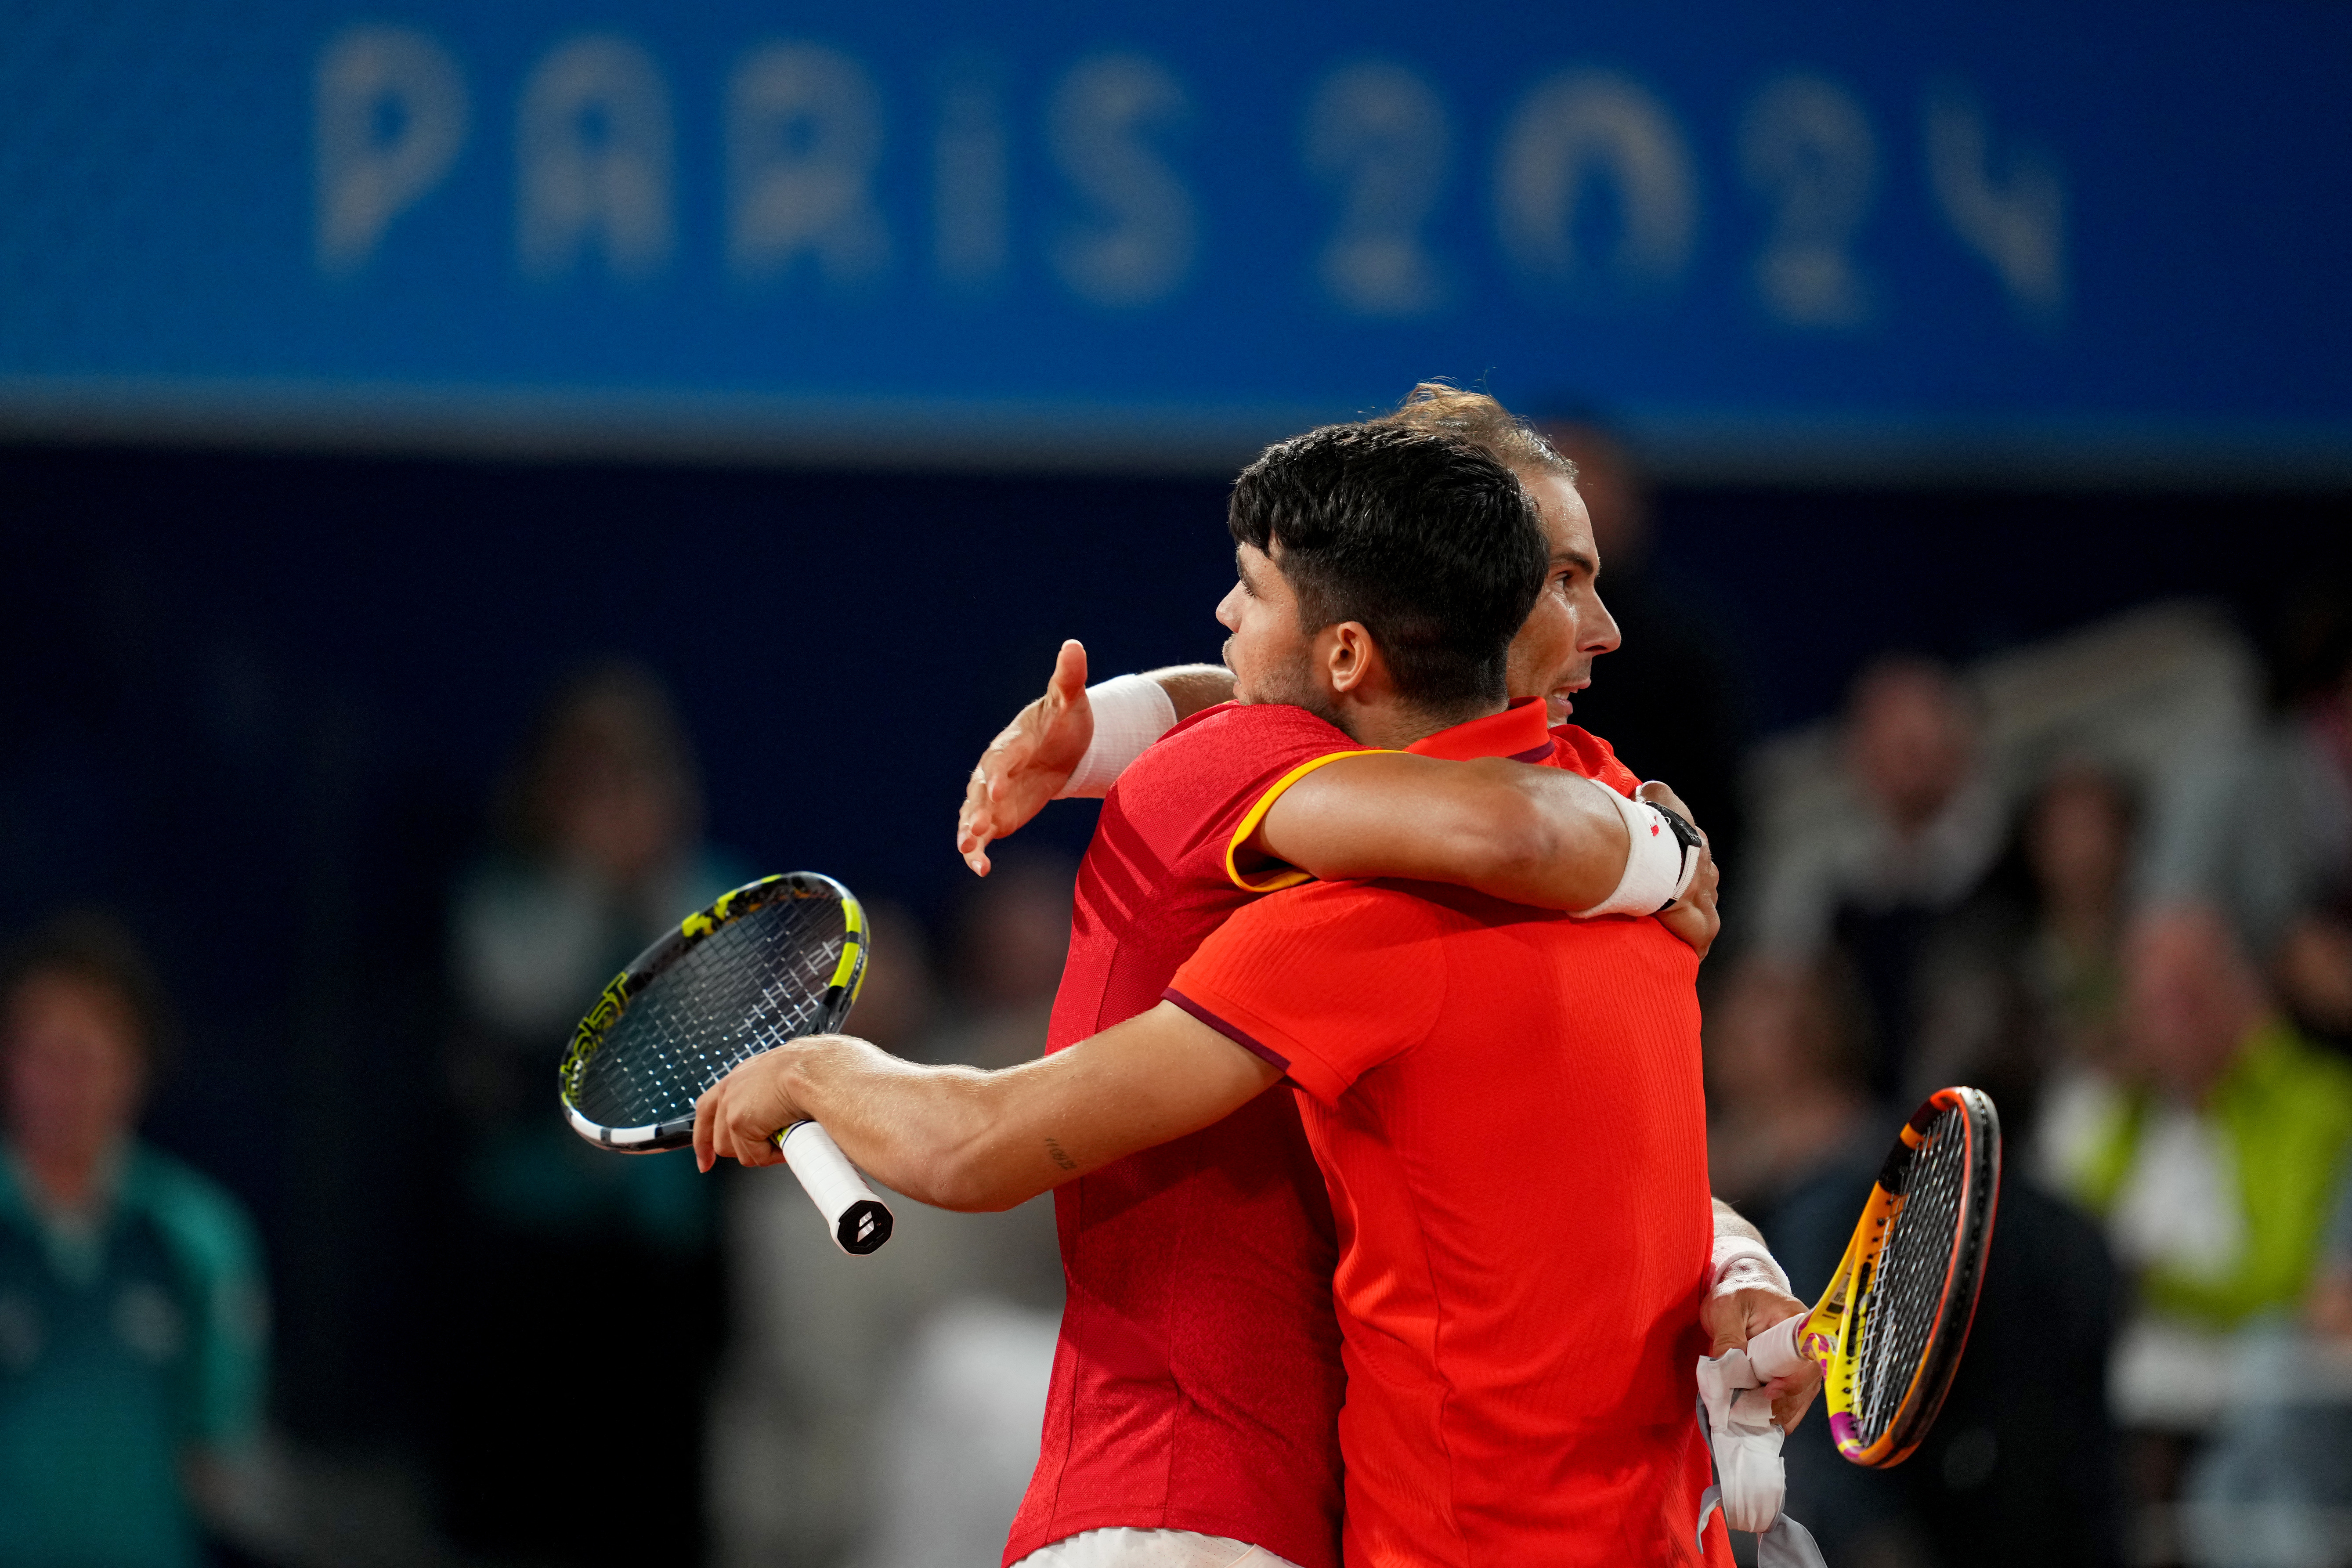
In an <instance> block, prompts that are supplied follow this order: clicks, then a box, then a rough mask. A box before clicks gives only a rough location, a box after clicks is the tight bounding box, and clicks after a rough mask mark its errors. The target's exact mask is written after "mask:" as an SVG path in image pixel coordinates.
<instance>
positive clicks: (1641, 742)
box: [1543, 420, 1745, 868]
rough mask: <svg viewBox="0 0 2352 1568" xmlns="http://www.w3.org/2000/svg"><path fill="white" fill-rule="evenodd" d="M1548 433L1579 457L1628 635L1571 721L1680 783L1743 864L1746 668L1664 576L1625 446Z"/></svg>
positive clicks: (1727, 854)
mask: <svg viewBox="0 0 2352 1568" xmlns="http://www.w3.org/2000/svg"><path fill="white" fill-rule="evenodd" d="M1543 433H1544V435H1545V436H1546V437H1548V438H1549V440H1550V441H1551V443H1552V445H1553V446H1554V447H1558V448H1559V451H1560V452H1561V453H1562V454H1563V455H1564V456H1566V457H1567V458H1569V459H1570V461H1572V462H1574V463H1575V464H1576V468H1577V479H1576V489H1577V493H1578V494H1579V495H1580V496H1581V497H1583V499H1584V506H1585V510H1587V511H1589V512H1590V513H1591V516H1592V538H1593V542H1594V543H1595V544H1596V545H1598V546H1599V547H1600V550H1601V597H1602V599H1603V600H1605V601H1606V602H1607V604H1608V605H1609V611H1610V614H1612V616H1615V617H1616V618H1617V624H1618V626H1619V627H1620V628H1621V629H1622V631H1623V633H1624V637H1625V640H1624V645H1623V646H1622V647H1619V648H1618V649H1617V651H1615V652H1614V653H1612V654H1611V655H1609V657H1608V658H1604V659H1602V660H1601V661H1600V662H1599V664H1598V665H1596V666H1595V667H1594V669H1593V679H1592V685H1591V687H1589V688H1587V689H1585V690H1583V691H1581V692H1579V693H1578V694H1577V697H1576V714H1575V717H1574V718H1573V719H1572V720H1571V721H1570V722H1572V723H1576V724H1580V725H1582V726H1583V727H1584V728H1586V729H1588V730H1590V731H1592V732H1593V733H1594V734H1596V735H1599V736H1601V737H1602V738H1604V739H1605V740H1607V741H1608V742H1610V744H1611V745H1612V746H1614V747H1615V748H1616V750H1617V753H1618V755H1620V756H1622V757H1623V758H1624V759H1625V765H1626V766H1628V767H1630V768H1632V769H1633V770H1634V771H1635V772H1636V773H1640V774H1641V775H1642V776H1643V778H1654V779H1664V780H1665V781H1666V783H1668V784H1672V785H1673V786H1674V788H1675V793H1676V794H1677V795H1681V796H1682V797H1683V799H1684V800H1685V801H1686V802H1688V803H1689V805H1690V808H1691V811H1692V813H1693V815H1694V816H1696V817H1697V819H1698V822H1699V825H1700V826H1703V827H1705V828H1706V831H1707V837H1708V839H1709V841H1710V844H1711V846H1712V847H1713V849H1714V851H1715V858H1716V860H1717V863H1718V864H1720V865H1723V866H1725V867H1727V868H1737V867H1738V864H1739V852H1740V846H1741V843H1742V834H1741V825H1742V817H1741V809H1740V800H1739V792H1738V784H1739V748H1740V744H1741V742H1743V740H1744V739H1745V734H1744V731H1745V724H1744V722H1743V721H1742V719H1741V716H1740V712H1739V708H1738V693H1739V683H1738V679H1737V676H1736V669H1737V666H1736V665H1735V663H1734V661H1733V659H1732V658H1731V656H1730V654H1729V653H1728V652H1727V649H1726V648H1725V646H1724V643H1723V639H1722V638H1721V637H1718V636H1717V635H1716V633H1715V632H1714V630H1713V629H1712V627H1711V626H1709V624H1708V622H1707V621H1706V619H1705V618H1704V617H1703V616H1699V615H1697V614H1696V613H1694V612H1693V610H1692V608H1691V606H1690V605H1688V604H1686V603H1685V602H1684V601H1683V600H1682V599H1680V598H1678V597H1677V596H1676V595H1675V592H1674V590H1673V587H1672V585H1671V584H1669V583H1668V582H1666V581H1665V580H1664V579H1663V578H1662V577H1661V575H1660V574H1659V573H1658V571H1657V568H1656V565H1655V563H1654V561H1653V560H1652V556H1651V549H1650V545H1651V534H1652V530H1653V523H1654V518H1653V513H1652V508H1651V494H1650V487H1649V484H1648V482H1647V480H1646V479H1644V478H1643V474H1642V471H1641V468H1640V466H1639V465H1638V464H1637V463H1636V462H1635V460H1634V458H1633V453H1631V452H1630V451H1628V450H1627V449H1626V447H1625V445H1624V443H1623V442H1622V441H1620V440H1619V439H1618V438H1617V437H1616V436H1615V435H1613V434H1612V432H1611V431H1609V430H1608V429H1607V428H1606V427H1604V426H1601V425H1600V424H1597V423H1594V422H1592V421H1590V420H1570V421H1561V422H1555V423H1549V424H1547V425H1545V426H1544V427H1543Z"/></svg>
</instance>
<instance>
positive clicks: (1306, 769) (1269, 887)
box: [1225, 746, 1392, 893]
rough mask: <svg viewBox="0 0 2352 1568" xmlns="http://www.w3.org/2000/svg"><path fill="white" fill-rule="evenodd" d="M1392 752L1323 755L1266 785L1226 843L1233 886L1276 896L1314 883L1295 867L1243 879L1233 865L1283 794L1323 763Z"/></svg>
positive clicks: (1376, 750)
mask: <svg viewBox="0 0 2352 1568" xmlns="http://www.w3.org/2000/svg"><path fill="white" fill-rule="evenodd" d="M1391 749H1392V748H1390V747H1386V746H1371V747H1368V748H1366V749H1365V750H1363V751H1360V752H1324V753H1323V754H1322V755H1321V756H1319V757H1309V758H1307V761H1305V762H1303V763H1299V764H1298V765H1297V767H1295V768H1293V769H1291V770H1290V771H1289V772H1288V773H1285V774H1283V775H1282V776H1281V777H1280V778H1278V779H1276V780H1275V781H1274V783H1273V784H1269V785H1267V786H1266V791H1265V794H1264V795H1260V796H1258V797H1257V800H1256V802H1255V804H1254V805H1251V807H1250V808H1249V813H1248V815H1247V816H1244V817H1243V818H1242V821H1241V826H1238V827H1236V828H1234V836H1233V837H1231V838H1229V839H1227V840H1226V841H1225V875H1226V876H1228V877H1231V878H1232V879H1234V887H1236V888H1239V889H1243V890H1244V892H1251V893H1273V892H1279V891H1280V890H1281V889H1285V888H1295V887H1297V886H1298V884H1299V883H1301V882H1311V881H1313V880H1314V877H1313V876H1311V875H1309V874H1308V873H1307V872H1305V871H1302V870H1300V869H1298V868H1297V867H1296V866H1285V867H1283V868H1281V869H1279V870H1268V871H1261V872H1259V873H1258V874H1257V875H1256V876H1255V878H1251V877H1248V876H1244V874H1243V873H1242V868H1240V867H1239V866H1238V865H1236V864H1235V863H1234V856H1236V855H1238V854H1240V853H1241V850H1242V846H1243V845H1244V844H1247V843H1248V842H1249V841H1250V837H1251V836H1252V835H1253V834H1255V833H1256V832H1257V825H1258V824H1259V823H1261V822H1264V821H1265V814H1266V813H1267V812H1269V811H1271V810H1273V809H1274V803H1275V802H1276V801H1277V800H1280V799H1281V798H1282V792H1283V791H1285V790H1286V789H1288V788H1289V787H1290V786H1291V785H1292V784H1297V782H1298V781H1299V780H1300V779H1303V778H1305V777H1306V776H1307V774H1308V773H1313V772H1314V771H1315V770H1316V769H1317V768H1319V767H1321V766H1323V765H1324V764H1325V763H1336V762H1338V761H1339V759H1341V758H1342V757H1376V756H1379V755H1380V754H1381V752H1384V751H1389V750H1391Z"/></svg>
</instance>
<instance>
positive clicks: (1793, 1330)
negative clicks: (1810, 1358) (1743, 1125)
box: [1748, 1312, 1805, 1383]
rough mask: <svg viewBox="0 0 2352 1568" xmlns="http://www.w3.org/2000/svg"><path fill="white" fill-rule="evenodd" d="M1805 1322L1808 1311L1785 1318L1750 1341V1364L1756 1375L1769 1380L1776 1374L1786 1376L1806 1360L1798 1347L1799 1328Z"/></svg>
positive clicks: (1766, 1380)
mask: <svg viewBox="0 0 2352 1568" xmlns="http://www.w3.org/2000/svg"><path fill="white" fill-rule="evenodd" d="M1804 1326H1805V1314H1804V1313H1802V1312H1800V1313H1798V1314H1797V1315H1796V1316H1795V1317H1793V1318H1783V1319H1781V1320H1780V1321H1779V1322H1777V1323H1775V1324H1773V1325H1772V1326H1771V1327H1770V1328H1769V1329H1767V1330H1765V1331H1763V1332H1762V1333H1760V1334H1759V1335H1757V1336H1756V1337H1755V1338H1754V1339H1752V1340H1749V1341H1748V1365H1749V1366H1751V1367H1753V1368H1755V1369H1756V1375H1757V1376H1759V1377H1760V1378H1762V1379H1764V1381H1765V1382H1767V1383H1769V1382H1770V1381H1772V1379H1774V1378H1776V1377H1786V1376H1788V1375H1789V1374H1790V1373H1793V1372H1795V1371H1797V1370H1798V1369H1799V1368H1801V1367H1802V1366H1803V1365H1804V1364H1805V1361H1804V1357H1803V1356H1802V1355H1801V1354H1800V1353H1799V1352H1798V1350H1797V1331H1798V1330H1799V1329H1801V1328H1803V1327H1804Z"/></svg>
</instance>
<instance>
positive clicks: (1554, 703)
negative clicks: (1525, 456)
mask: <svg viewBox="0 0 2352 1568" xmlns="http://www.w3.org/2000/svg"><path fill="white" fill-rule="evenodd" d="M1519 482H1520V483H1522V484H1524V485H1525V486H1526V487H1527V489H1528V494H1529V495H1531V496H1533V497H1534V498H1535V501H1536V507H1537V510H1539V511H1541V512H1542V514H1543V525H1544V539H1545V542H1546V543H1547V544H1548V545H1549V547H1550V552H1551V561H1550V564H1549V566H1547V567H1546V568H1545V572H1544V585H1543V592H1542V593H1540V594H1538V595H1536V607H1535V608H1534V609H1532V610H1530V611H1528V618H1527V620H1526V622H1525V623H1524V624H1523V625H1522V626H1520V627H1519V635H1518V636H1517V637H1513V638H1512V639H1511V658H1510V668H1509V679H1510V687H1511V695H1512V697H1513V698H1515V699H1516V698H1520V697H1540V698H1542V699H1543V700H1544V712H1545V716H1546V718H1547V720H1548V721H1549V722H1551V723H1554V724H1559V723H1562V722H1564V721H1566V720H1567V718H1568V716H1569V715H1570V713H1572V712H1574V711H1575V710H1576V708H1575V704H1574V702H1573V701H1572V699H1573V698H1574V696H1575V695H1576V693H1578V692H1580V691H1581V690H1583V689H1585V688H1586V687H1588V686H1590V685H1591V684H1592V661H1593V659H1594V658H1596V657H1597V656H1599V655H1601V654H1604V653H1607V652H1608V651H1609V650H1610V649H1612V648H1613V647H1616V646H1617V643H1618V635H1617V622H1616V620H1615V618H1614V617H1613V616H1611V615H1610V614H1609V606H1607V605H1603V604H1602V603H1601V589H1600V584H1599V579H1600V576H1601V552H1600V549H1599V548H1598V547H1597V546H1596V545H1595V544H1594V543H1593V542H1592V518H1591V514H1589V513H1588V512H1587V511H1586V510H1584V498H1583V497H1581V496H1580V495H1578V494H1577V493H1576V487H1575V486H1574V485H1572V484H1570V483H1569V482H1568V480H1567V479H1563V478H1561V477H1560V476H1559V475H1558V474H1541V475H1527V474H1522V475H1520V476H1519Z"/></svg>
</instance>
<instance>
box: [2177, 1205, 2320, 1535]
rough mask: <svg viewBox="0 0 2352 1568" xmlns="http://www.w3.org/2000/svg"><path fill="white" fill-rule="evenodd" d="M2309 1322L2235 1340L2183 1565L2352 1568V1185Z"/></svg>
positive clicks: (2192, 1476) (2274, 1325) (2192, 1485)
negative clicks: (2348, 1566) (2350, 1567)
mask: <svg viewBox="0 0 2352 1568" xmlns="http://www.w3.org/2000/svg"><path fill="white" fill-rule="evenodd" d="M2339 1188H2340V1190H2339V1191H2338V1193H2337V1195H2336V1205H2335V1212H2334V1215H2333V1217H2332V1219H2331V1221H2330V1223H2329V1225H2328V1227H2327V1230H2326V1234H2325V1236H2324V1237H2323V1238H2322V1240H2321V1244H2320V1257H2319V1264H2318V1268H2317V1270H2316V1277H2315V1279H2314V1280H2313V1282H2312V1288H2311V1291H2310V1293H2309V1295H2308V1296H2307V1297H2306V1299H2305V1304H2304V1321H2303V1322H2302V1323H2300V1324H2298V1323H2296V1322H2294V1321H2291V1320H2284V1319H2281V1320H2272V1321H2263V1320H2257V1321H2255V1323H2254V1324H2253V1325H2252V1326H2250V1328H2249V1329H2248V1330H2246V1331H2243V1332H2242V1333H2241V1334H2240V1335H2239V1336H2238V1337H2237V1342H2236V1343H2235V1345H2234V1346H2233V1352H2234V1353H2233V1356H2232V1364H2231V1376H2230V1379H2229V1384H2228V1394H2229V1398H2228V1402H2227V1404H2226V1405H2224V1406H2223V1408H2222V1411H2221V1419H2220V1421H2219V1422H2218V1423H2217V1425H2216V1427H2215V1430H2214V1432H2213V1436H2212V1440H2211V1442H2210V1445H2209V1446H2208V1447H2207V1448H2206V1450H2205V1452H2204V1453H2203V1454H2202V1455H2201V1456H2200V1458H2199V1459H2198V1461H2197V1464H2196V1466H2195V1468H2193V1469H2192V1470H2191V1472H2190V1473H2189V1478H2188V1480H2187V1483H2186V1485H2185V1487H2184V1491H2185V1493H2186V1500H2187V1505H2188V1506H2187V1507H2186V1508H2185V1509H2184V1510H2182V1512H2183V1515H2184V1518H2183V1526H2184V1528H2183V1531H2182V1533H2183V1536H2184V1538H2185V1540H2184V1544H2185V1547H2186V1551H2185V1552H2184V1556H2186V1558H2187V1559H2188V1560H2189V1562H2191V1563H2198V1564H2200V1565H2210V1568H2340V1565H2341V1564H2342V1563H2347V1562H2352V1173H2347V1180H2346V1181H2345V1182H2343V1183H2341V1184H2339Z"/></svg>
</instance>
